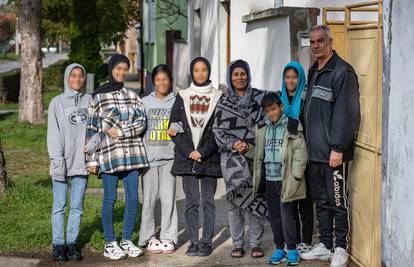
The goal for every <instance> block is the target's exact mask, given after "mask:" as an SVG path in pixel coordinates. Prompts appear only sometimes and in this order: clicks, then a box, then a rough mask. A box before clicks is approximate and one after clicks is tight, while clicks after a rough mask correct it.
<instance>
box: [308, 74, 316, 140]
mask: <svg viewBox="0 0 414 267" xmlns="http://www.w3.org/2000/svg"><path fill="white" fill-rule="evenodd" d="M318 74H319V71H316V74H315V79H314V80H313V84H312V91H309V93H310V94H311V95H310V97H309V104H308V106H307V108H306V113H305V122H306V128H308V124H309V123H308V116H309V107H310V105H311V103H312V93H313V87H315V84H316V79H317V78H318ZM308 89H309V88H308ZM308 132H309V131H306V140H309V138H308Z"/></svg>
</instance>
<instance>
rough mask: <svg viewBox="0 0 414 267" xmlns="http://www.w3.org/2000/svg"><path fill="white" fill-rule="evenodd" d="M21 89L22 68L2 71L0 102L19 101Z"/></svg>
mask: <svg viewBox="0 0 414 267" xmlns="http://www.w3.org/2000/svg"><path fill="white" fill-rule="evenodd" d="M19 90H20V70H18V69H16V70H11V71H8V72H4V73H0V104H5V103H8V102H18V100H19Z"/></svg>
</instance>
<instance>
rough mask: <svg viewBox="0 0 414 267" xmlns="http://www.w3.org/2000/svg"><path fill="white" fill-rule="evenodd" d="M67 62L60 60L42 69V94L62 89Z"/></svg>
mask: <svg viewBox="0 0 414 267" xmlns="http://www.w3.org/2000/svg"><path fill="white" fill-rule="evenodd" d="M67 65H68V61H67V60H60V61H58V62H56V63H54V64H52V65H50V66H49V67H47V68H44V69H43V92H49V91H55V90H58V89H62V88H63V79H64V74H65V68H66V66H67Z"/></svg>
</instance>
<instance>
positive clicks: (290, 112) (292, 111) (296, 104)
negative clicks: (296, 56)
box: [281, 61, 306, 119]
mask: <svg viewBox="0 0 414 267" xmlns="http://www.w3.org/2000/svg"><path fill="white" fill-rule="evenodd" d="M288 68H294V69H295V70H296V72H297V73H298V85H297V87H296V92H295V96H294V97H293V100H292V103H291V104H290V103H289V99H288V92H287V89H286V84H285V79H284V76H285V72H286V70H287V69H288ZM305 88H306V76H305V71H304V70H303V67H302V65H301V64H300V63H299V62H296V61H291V62H289V63H288V64H287V65H286V66H285V68H284V70H283V77H282V96H281V100H282V103H283V105H284V109H283V111H284V113H285V114H286V116H288V117H290V118H293V119H299V116H300V110H301V98H302V97H301V96H302V92H303V91H304V90H305Z"/></svg>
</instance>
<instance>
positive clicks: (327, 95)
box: [312, 85, 335, 102]
mask: <svg viewBox="0 0 414 267" xmlns="http://www.w3.org/2000/svg"><path fill="white" fill-rule="evenodd" d="M312 97H313V98H318V99H321V100H324V101H327V102H334V101H335V96H334V94H333V90H332V89H331V88H327V87H323V86H320V85H315V86H314V87H313V89H312Z"/></svg>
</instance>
